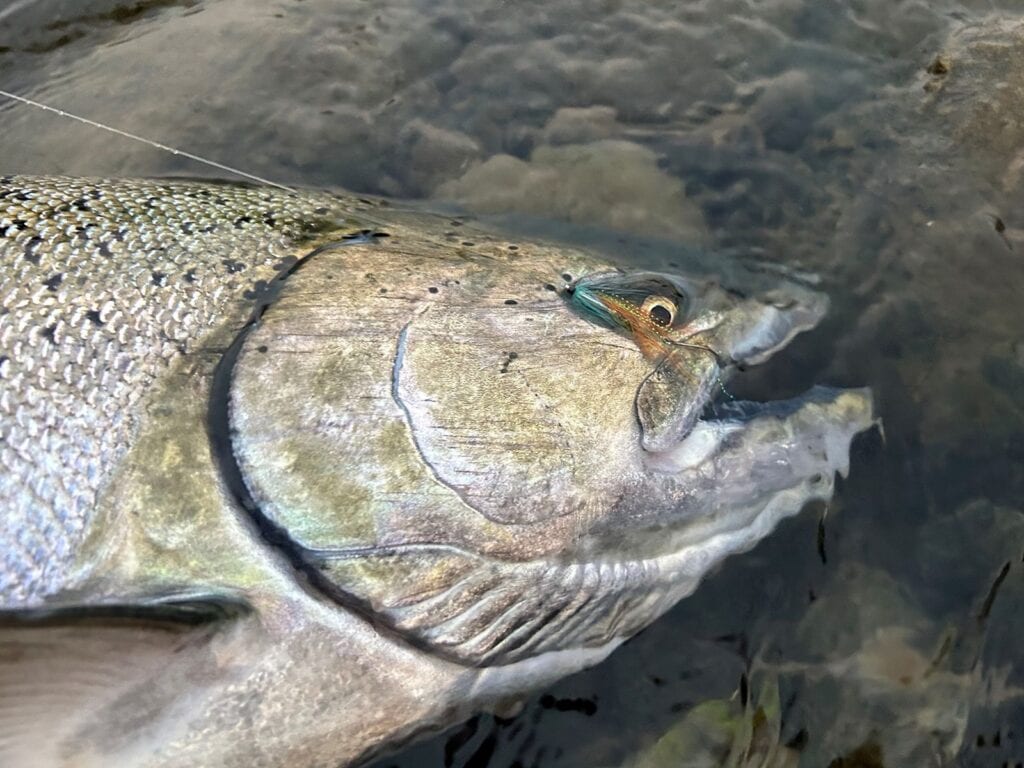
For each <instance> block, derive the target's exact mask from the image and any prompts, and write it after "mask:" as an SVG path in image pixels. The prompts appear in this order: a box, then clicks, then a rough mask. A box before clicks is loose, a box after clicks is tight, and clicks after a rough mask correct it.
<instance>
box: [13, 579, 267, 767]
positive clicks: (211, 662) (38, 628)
mask: <svg viewBox="0 0 1024 768" xmlns="http://www.w3.org/2000/svg"><path fill="white" fill-rule="evenodd" d="M250 614H251V609H250V608H249V607H248V605H246V604H245V603H244V602H241V601H238V600H234V599H232V598H225V597H223V596H212V595H211V596H190V597H187V598H184V599H176V598H171V599H161V600H158V601H154V602H148V603H145V604H130V605H129V604H126V605H104V606H98V607H68V608H58V609H45V610H31V611H15V612H0V765H3V766H23V767H25V768H37V767H38V768H44V767H46V768H49V766H72V765H73V766H75V767H76V768H79V767H83V768H84V767H85V766H90V767H91V766H112V765H118V766H120V765H130V764H132V763H134V762H135V761H136V760H135V758H138V757H141V756H143V755H145V754H148V753H149V752H151V751H152V749H153V748H154V747H155V745H156V744H157V743H159V742H161V741H163V740H164V739H165V737H166V736H167V734H168V731H169V730H173V728H174V727H175V726H176V723H180V722H182V721H183V719H184V718H185V717H187V714H188V710H189V709H190V707H189V702H190V701H191V702H194V701H195V700H196V699H197V698H198V697H201V696H202V694H203V691H204V689H205V687H207V686H208V685H209V684H211V683H212V682H213V681H216V680H218V679H223V677H224V676H225V674H227V673H229V672H230V669H229V668H230V667H231V665H232V663H233V661H234V660H237V659H238V658H239V653H238V651H239V650H240V644H244V645H246V646H248V645H249V643H250V642H251V636H252V634H253V633H252V632H251V630H252V629H253V625H254V624H255V622H254V621H252V619H251V618H249V616H250ZM243 628H245V629H243Z"/></svg>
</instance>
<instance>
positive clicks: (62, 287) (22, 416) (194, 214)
mask: <svg viewBox="0 0 1024 768" xmlns="http://www.w3.org/2000/svg"><path fill="white" fill-rule="evenodd" d="M355 205H358V204H357V203H355V201H352V200H348V201H343V200H342V199H340V198H337V197H334V196H331V195H326V194H324V195H316V194H302V195H298V194H289V193H287V192H283V191H280V190H276V189H267V188H257V187H252V186H246V185H228V184H224V185H220V186H217V187H212V188H211V187H208V186H203V185H199V184H195V183H192V182H187V181H170V180H168V181H152V182H151V181H119V182H117V183H111V182H105V181H99V180H95V181H91V180H82V179H63V178H52V177H51V178H46V179H35V178H26V177H4V178H2V179H0V234H2V237H0V386H2V391H0V446H2V447H0V501H2V503H3V504H4V508H5V514H4V515H3V516H2V517H0V541H2V542H4V546H3V549H2V550H0V608H2V607H4V606H8V607H10V606H25V605H33V604H38V603H39V602H40V601H41V600H42V599H43V598H44V597H45V596H47V595H49V594H53V593H54V592H56V591H58V590H60V589H61V588H66V587H68V586H70V585H69V584H68V583H67V579H68V576H69V574H68V569H69V568H70V566H71V562H72V560H73V559H74V556H75V553H76V550H77V549H78V547H79V546H80V545H81V543H82V541H83V538H84V536H85V532H86V531H87V530H88V528H89V526H90V523H91V520H92V516H93V515H94V512H95V509H96V502H97V495H98V492H99V491H100V489H101V487H102V486H103V484H104V482H105V481H106V479H107V478H108V476H109V474H110V472H111V471H112V469H113V468H114V467H115V466H116V464H117V462H118V461H119V459H120V458H121V457H123V455H124V453H125V451H126V449H127V446H128V444H129V441H130V437H131V435H132V434H133V433H134V432H135V431H136V430H137V429H138V423H137V414H135V413H134V412H133V408H135V406H136V405H137V404H138V403H139V402H140V399H141V398H142V397H143V396H144V394H145V393H146V392H147V391H148V389H149V388H150V387H151V386H152V384H153V382H154V381H155V380H156V379H157V378H158V377H159V376H160V374H161V372H162V371H164V370H166V369H167V368H168V367H169V366H171V365H173V364H174V362H175V361H176V360H178V359H180V358H181V357H182V356H183V355H185V354H187V353H188V352H189V351H191V350H194V349H196V348H199V347H201V346H202V345H204V344H205V343H207V341H208V339H209V338H210V336H211V334H212V333H213V332H214V330H216V329H217V328H218V327H220V326H222V325H224V324H227V325H231V326H234V327H235V328H237V327H239V326H241V325H242V324H243V323H244V322H245V321H246V320H247V318H248V316H249V314H250V312H251V307H252V303H253V297H254V295H255V294H257V293H259V291H260V290H262V289H263V288H265V287H266V286H267V285H268V284H269V283H270V282H271V281H272V280H274V279H275V277H276V276H278V275H280V274H281V273H282V271H283V270H286V269H288V268H289V267H290V266H291V265H292V264H294V263H295V261H296V260H297V259H298V258H299V256H301V255H302V253H305V252H308V250H309V249H310V248H311V247H313V246H315V244H316V242H317V238H318V236H319V235H318V232H322V231H323V230H325V229H331V230H338V229H340V228H344V227H345V226H346V224H345V222H346V219H351V222H352V223H351V224H350V225H349V228H353V227H355V216H354V213H355V211H354V210H353V208H354V207H355Z"/></svg>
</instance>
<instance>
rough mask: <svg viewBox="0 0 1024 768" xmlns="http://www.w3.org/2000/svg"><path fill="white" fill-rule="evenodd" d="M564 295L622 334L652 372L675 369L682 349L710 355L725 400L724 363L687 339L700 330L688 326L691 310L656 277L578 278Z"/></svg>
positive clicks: (683, 298)
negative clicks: (628, 338) (627, 279)
mask: <svg viewBox="0 0 1024 768" xmlns="http://www.w3.org/2000/svg"><path fill="white" fill-rule="evenodd" d="M567 292H568V293H569V294H570V296H571V301H572V304H573V305H574V306H575V307H576V308H577V309H578V310H580V312H581V313H582V314H583V315H584V316H587V317H590V318H592V319H594V320H596V321H598V322H600V323H602V324H604V325H607V326H609V327H611V328H615V329H617V330H620V331H622V332H624V333H625V334H626V335H628V336H629V337H630V338H631V339H633V341H634V343H635V344H636V345H637V347H638V348H639V349H640V352H641V353H642V354H643V355H644V357H646V358H647V359H648V360H650V361H652V362H653V363H655V364H656V365H657V366H658V367H661V366H663V365H664V366H669V367H671V368H673V369H675V370H679V369H680V368H681V367H682V366H683V364H684V361H685V355H684V352H685V351H686V350H694V351H699V352H701V353H703V354H708V355H711V357H713V358H714V360H715V363H716V364H717V368H718V374H717V375H718V386H719V387H720V388H721V390H722V392H723V393H725V394H726V395H727V396H728V397H729V398H732V395H731V394H730V393H729V392H728V390H726V389H725V385H724V384H723V383H722V380H721V371H722V370H723V369H724V368H725V367H726V365H727V361H726V360H724V359H723V358H722V356H721V355H720V354H719V353H718V352H716V351H715V350H714V349H712V348H711V347H709V346H707V345H706V344H701V343H698V342H695V341H692V340H691V339H692V338H693V336H695V335H696V334H697V333H699V332H700V331H701V330H704V329H703V328H693V327H691V326H690V325H689V324H688V323H687V320H688V318H689V314H690V311H691V309H692V308H691V307H690V306H689V299H688V297H687V295H686V293H685V291H684V290H683V289H682V288H680V287H679V286H677V285H676V284H675V283H674V282H671V281H669V280H667V279H665V278H663V277H661V276H658V275H652V274H642V275H639V276H631V277H630V280H629V281H628V282H625V281H623V279H622V276H621V275H619V274H614V273H613V274H607V273H603V274H598V275H592V276H590V277H581V278H580V279H579V280H577V281H576V282H575V283H573V284H572V285H570V286H569V287H568V289H567Z"/></svg>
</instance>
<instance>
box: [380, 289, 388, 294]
mask: <svg viewBox="0 0 1024 768" xmlns="http://www.w3.org/2000/svg"><path fill="white" fill-rule="evenodd" d="M387 292H388V289H387V288H381V289H380V290H378V291H377V293H387Z"/></svg>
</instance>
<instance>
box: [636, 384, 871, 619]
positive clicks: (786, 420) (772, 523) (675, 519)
mask: <svg viewBox="0 0 1024 768" xmlns="http://www.w3.org/2000/svg"><path fill="white" fill-rule="evenodd" d="M878 423H879V422H878V419H877V418H876V416H875V413H874V405H873V398H872V394H871V391H870V390H869V389H867V388H862V389H837V388H831V387H821V386H818V387H814V388H812V389H810V390H809V391H808V392H806V393H804V394H803V395H800V396H798V397H794V398H790V399H786V400H776V401H770V402H755V401H747V400H743V401H740V400H722V399H718V400H716V401H714V402H712V403H709V404H708V405H707V406H706V407H705V409H704V411H703V412H702V414H701V417H700V418H699V419H698V420H697V421H696V423H695V424H694V426H693V427H692V429H691V430H690V431H689V432H688V433H687V435H686V436H685V437H684V438H683V439H682V440H681V441H679V442H678V443H677V444H675V445H673V446H671V447H669V448H666V449H664V450H661V451H643V452H642V457H643V462H644V465H645V466H646V468H647V470H648V472H649V473H650V474H651V475H653V476H654V477H656V478H657V481H655V482H654V483H653V484H654V485H655V486H656V487H657V488H658V490H657V491H656V492H655V496H657V495H659V494H660V502H661V505H662V509H664V510H665V512H663V513H661V514H656V515H654V516H652V517H651V518H650V519H648V520H646V521H644V522H642V523H641V524H640V525H639V526H637V527H636V528H635V529H634V530H633V531H631V532H630V533H629V534H627V535H626V536H625V537H624V538H623V539H620V541H619V544H618V546H617V549H618V552H619V554H620V556H623V557H626V558H628V559H640V560H646V561H648V562H652V563H656V564H657V568H656V572H657V573H658V576H657V580H658V581H660V582H662V583H663V584H664V585H666V588H667V591H668V592H670V593H671V594H673V595H676V597H675V598H674V599H679V597H680V596H684V595H685V594H689V591H692V589H693V588H695V587H696V581H695V580H694V579H699V576H700V574H702V573H705V572H706V571H707V570H708V569H709V568H710V567H713V565H714V564H715V563H717V562H718V561H721V560H723V559H724V558H726V557H727V556H729V555H731V554H736V553H740V552H743V551H746V550H748V549H750V548H752V547H753V546H754V545H756V544H757V543H758V542H759V541H760V540H761V539H763V538H764V537H765V536H767V535H768V534H769V533H770V532H771V531H772V530H773V529H774V528H775V527H776V525H777V524H778V523H779V522H780V521H781V520H783V519H784V518H786V517H790V516H792V515H795V514H797V513H799V512H800V511H801V510H802V509H803V508H805V507H806V506H807V505H808V503H810V502H813V501H823V502H828V501H829V500H830V499H831V498H832V495H833V492H834V489H835V478H836V476H837V475H839V476H843V477H845V476H846V475H847V474H848V472H849V468H850V460H849V447H850V443H851V442H852V440H853V439H854V437H856V435H858V434H859V433H861V432H864V431H865V430H868V429H870V428H871V427H872V426H874V425H876V424H878ZM647 494H648V497H650V490H649V489H648V491H647ZM627 552H628V555H627ZM680 591H681V592H682V595H680V594H679V593H680Z"/></svg>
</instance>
